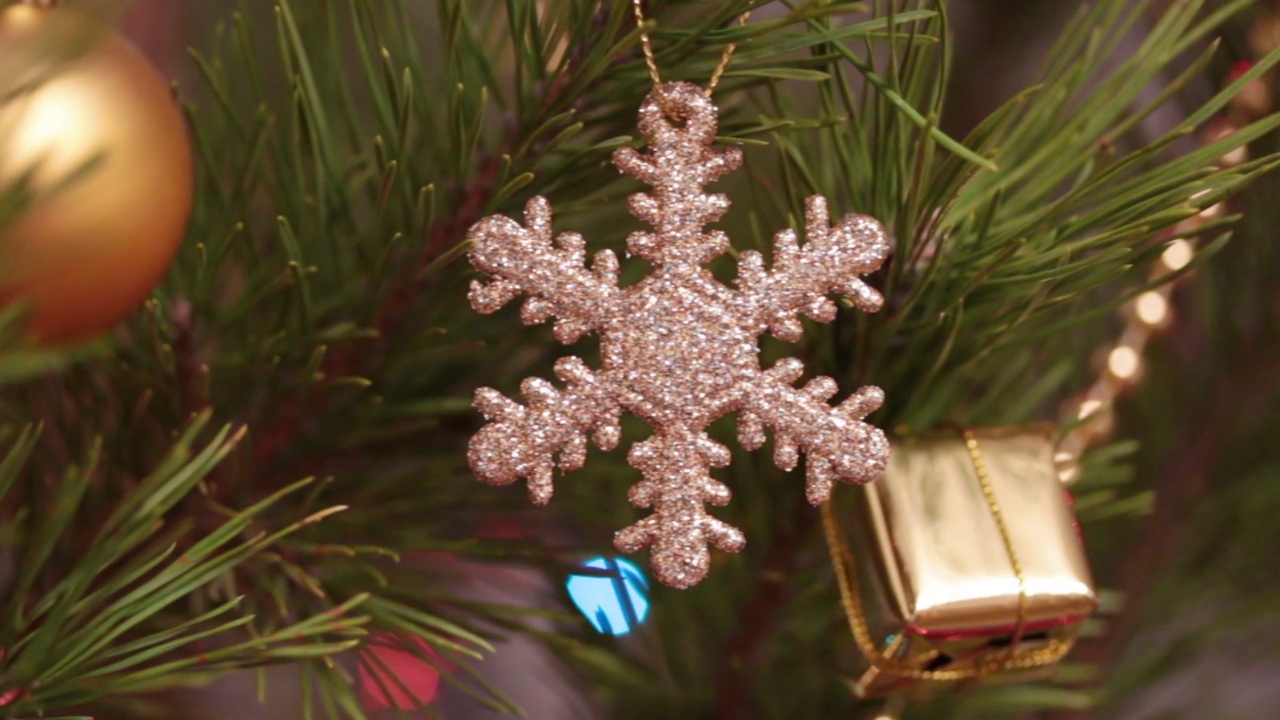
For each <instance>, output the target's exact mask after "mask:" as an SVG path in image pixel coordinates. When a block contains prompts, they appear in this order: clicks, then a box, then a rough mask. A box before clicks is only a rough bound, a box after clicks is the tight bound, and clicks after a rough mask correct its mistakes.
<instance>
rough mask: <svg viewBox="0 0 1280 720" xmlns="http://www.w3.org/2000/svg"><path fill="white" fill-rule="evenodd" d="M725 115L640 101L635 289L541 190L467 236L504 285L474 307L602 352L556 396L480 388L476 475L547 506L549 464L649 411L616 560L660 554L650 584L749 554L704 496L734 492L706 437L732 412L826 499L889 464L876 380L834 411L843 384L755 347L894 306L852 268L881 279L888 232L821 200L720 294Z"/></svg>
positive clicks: (685, 102) (730, 164) (474, 258)
mask: <svg viewBox="0 0 1280 720" xmlns="http://www.w3.org/2000/svg"><path fill="white" fill-rule="evenodd" d="M716 114H717V111H716V108H715V106H714V105H713V104H712V103H711V101H710V99H708V98H707V96H706V95H705V93H704V92H703V91H702V89H700V88H698V87H697V86H695V85H691V84H689V83H666V84H664V85H662V86H659V87H658V88H656V89H655V91H654V92H652V93H650V95H649V97H648V98H647V99H646V100H645V103H644V105H643V106H642V107H641V109H640V121H639V126H640V131H641V132H642V133H643V134H644V135H645V136H646V137H647V138H648V147H649V148H650V151H649V152H648V153H640V152H637V151H636V150H634V149H631V148H623V149H620V150H618V151H617V152H616V153H615V154H614V164H615V165H616V166H617V167H618V169H619V170H620V171H621V172H623V173H626V174H627V175H631V176H633V177H635V178H638V179H639V180H641V181H642V182H644V183H646V184H648V185H650V186H652V188H653V190H652V192H649V193H637V194H635V195H632V196H631V198H630V201H629V205H630V209H631V213H632V214H633V215H635V216H636V217H637V218H639V219H641V220H644V221H645V222H647V223H649V224H651V225H652V226H653V232H636V233H632V234H631V236H630V237H628V238H627V249H628V251H629V252H630V253H632V254H635V255H638V256H640V257H641V258H644V259H645V260H647V261H649V263H650V264H652V266H653V272H652V273H651V274H649V275H648V276H646V277H645V278H644V279H643V280H641V281H640V282H638V283H636V284H635V285H631V286H629V287H626V288H619V287H618V258H617V257H616V256H615V255H614V254H613V252H612V251H610V250H601V251H600V252H598V253H596V254H595V257H594V260H593V261H592V263H591V267H590V269H588V268H587V267H586V265H585V262H584V261H585V255H584V248H585V246H586V243H585V241H584V240H583V238H582V236H581V235H578V234H577V233H562V234H560V235H559V236H558V237H555V238H554V239H553V237H552V231H551V206H550V204H549V203H548V202H547V200H546V199H545V198H542V197H535V198H533V199H532V200H530V201H529V203H528V205H527V206H526V208H525V224H524V225H521V224H520V223H518V222H516V221H514V220H512V219H510V218H507V217H504V216H501V215H495V216H491V217H488V218H485V219H484V220H481V221H480V222H479V223H477V224H476V225H475V226H474V227H472V228H471V231H470V235H469V237H470V238H472V240H473V241H474V245H473V246H472V248H471V250H470V253H469V255H470V259H471V263H472V264H473V265H474V266H475V267H476V269H478V270H480V271H481V272H483V273H486V274H487V275H489V276H490V277H491V278H493V279H492V281H491V282H489V283H481V282H479V281H476V282H474V283H473V284H472V286H471V293H470V300H471V304H472V307H474V308H475V309H476V310H477V311H478V312H481V313H486V314H487V313H491V312H494V311H495V310H497V309H498V308H500V307H502V306H503V305H505V304H506V303H507V302H509V301H511V300H513V299H515V298H516V297H518V296H520V295H527V296H529V299H528V300H527V301H526V303H525V305H524V307H523V311H522V318H523V320H524V322H525V323H528V324H533V323H540V322H545V321H547V320H551V319H553V318H554V319H555V320H556V323H555V337H556V339H557V340H559V341H560V342H562V343H566V344H568V343H573V342H575V341H577V340H578V339H579V338H581V337H582V336H583V335H584V334H586V333H591V332H594V333H597V334H598V336H599V338H600V354H601V363H600V365H601V367H600V369H599V370H596V371H592V370H591V369H589V368H588V367H587V365H586V364H585V363H584V362H583V361H582V360H581V359H579V358H576V357H565V358H562V359H561V360H560V361H558V362H557V363H556V365H555V373H556V376H557V377H559V378H560V380H561V381H562V382H563V383H564V384H565V388H564V389H563V390H559V389H557V388H556V387H555V386H553V385H552V384H551V383H549V382H547V381H546V380H542V379H540V378H527V379H526V380H525V381H524V382H523V383H522V384H521V387H520V389H521V393H522V394H523V395H524V397H525V399H526V400H527V402H528V406H522V405H519V404H518V403H516V402H514V401H512V400H510V399H508V398H506V397H505V396H503V395H502V394H501V393H499V392H498V391H496V390H493V389H490V388H482V389H480V390H479V391H477V392H476V400H475V405H476V408H477V409H478V410H479V411H480V412H481V413H482V414H483V415H484V417H485V418H486V419H488V420H489V423H488V424H487V425H486V426H485V427H484V428H483V429H482V430H481V431H480V432H479V433H478V434H477V435H476V436H475V437H474V438H473V439H472V441H471V445H470V448H469V451H468V457H469V459H470V462H471V468H472V470H473V471H474V472H475V474H476V476H477V477H479V478H480V479H481V480H483V481H485V482H488V483H492V484H496V485H505V484H508V483H512V482H515V481H516V480H517V479H518V478H527V479H528V486H529V496H530V498H531V499H532V501H533V502H534V503H536V504H539V505H541V504H545V503H547V502H548V501H549V500H550V499H551V493H552V479H553V477H554V475H555V470H556V468H557V467H558V468H559V469H560V470H562V471H565V472H568V471H571V470H576V469H578V468H580V467H582V466H583V464H584V463H585V462H586V457H587V436H588V434H591V435H592V436H593V439H594V440H595V443H596V445H598V446H599V447H600V448H601V449H603V450H606V451H607V450H612V449H614V448H615V447H617V445H618V441H619V439H620V435H621V430H620V428H619V419H620V417H621V415H622V413H624V412H627V413H631V414H633V415H635V416H637V417H639V418H641V419H643V420H644V421H645V422H647V423H648V424H649V425H650V426H651V427H652V428H653V431H654V434H653V436H652V437H650V438H649V439H647V440H645V441H643V442H640V443H637V444H636V445H635V446H633V447H632V448H631V450H630V452H629V453H628V455H627V462H628V463H630V464H631V466H633V467H635V468H636V469H638V470H640V471H641V473H642V474H643V479H642V480H641V481H640V482H639V483H638V484H637V485H635V486H634V487H632V488H631V491H630V493H629V497H630V500H631V504H632V505H634V506H636V507H640V508H652V509H653V512H652V514H651V515H649V516H648V517H646V518H643V519H641V520H640V521H639V522H637V523H635V524H634V525H631V526H630V527H628V528H626V529H624V530H621V531H619V532H618V533H617V534H616V535H615V537H614V545H615V546H616V547H617V548H618V550H619V551H621V552H635V551H638V550H640V549H642V548H644V547H647V546H652V554H651V564H652V567H653V571H654V575H655V576H656V577H657V578H658V580H659V581H661V582H662V583H663V584H665V585H669V586H671V587H677V588H687V587H690V586H692V585H695V584H696V583H698V582H699V581H700V580H702V578H703V577H705V576H706V574H707V570H708V568H709V567H710V564H711V557H710V552H709V550H708V546H709V545H715V546H716V547H718V548H720V549H722V550H725V551H727V552H738V551H740V550H741V549H742V548H743V547H744V546H745V545H746V538H745V537H744V536H743V534H742V531H740V530H739V529H737V528H735V527H733V526H732V525H729V524H728V523H725V522H724V521H722V520H719V519H717V518H715V517H713V516H711V515H709V514H708V513H707V511H706V505H707V504H712V505H725V504H727V503H728V502H729V498H730V492H729V488H727V487H726V486H725V485H724V484H723V483H721V482H719V481H717V480H716V479H714V478H713V477H711V475H710V474H709V468H712V467H725V466H727V465H728V464H729V459H730V452H729V449H728V448H727V447H725V446H724V445H721V444H719V443H717V442H715V441H713V440H712V439H711V438H710V437H709V436H708V435H707V433H706V427H707V425H709V424H710V423H711V422H712V421H714V420H716V419H717V418H720V417H722V416H724V415H726V414H728V413H731V412H735V411H736V412H738V414H739V415H738V439H739V441H740V442H741V443H742V445H743V446H744V447H746V448H747V449H749V450H755V449H758V448H760V446H761V445H763V444H764V442H765V429H766V428H770V429H772V430H773V433H774V438H775V443H776V451H775V454H774V459H775V462H776V463H777V465H778V466H779V467H781V468H783V469H786V470H791V469H794V468H795V466H796V464H797V463H798V462H799V457H800V453H801V452H803V453H805V454H806V455H807V458H808V459H807V466H808V478H807V497H808V499H809V502H811V503H813V504H815V505H817V504H820V503H822V502H823V501H825V500H826V499H827V497H828V496H829V495H830V492H831V488H832V485H833V482H834V481H835V480H841V481H845V482H855V483H866V482H870V481H871V480H874V479H875V478H877V477H879V476H880V474H881V473H882V472H883V471H884V468H885V465H886V464H887V462H888V458H889V443H888V440H887V439H886V438H885V435H884V433H883V432H881V431H880V430H879V429H878V428H876V427H873V426H871V425H869V424H867V423H865V422H862V420H863V418H865V417H866V416H867V414H869V413H871V412H872V411H874V410H876V409H877V408H879V407H880V404H881V403H882V402H883V400H884V394H883V393H882V392H881V390H880V389H879V388H876V387H863V388H861V389H859V390H858V391H857V392H855V393H854V394H853V395H852V396H851V397H849V398H848V399H847V400H845V401H844V402H842V403H840V404H839V405H837V406H831V405H829V404H828V403H827V401H828V400H829V399H830V398H831V397H832V396H834V395H835V394H836V392H837V390H838V388H837V386H836V383H835V381H834V380H832V379H831V378H828V377H815V378H813V379H812V380H810V381H809V382H808V383H807V384H805V385H804V386H803V387H801V388H796V387H795V386H794V383H796V382H797V381H798V380H799V379H800V377H801V375H803V373H804V366H803V364H802V363H801V362H800V361H799V360H797V359H794V358H788V359H785V360H782V361H780V362H778V363H777V364H776V365H774V366H773V367H772V368H770V369H768V370H762V369H761V367H760V360H759V347H758V342H757V338H758V336H759V335H761V334H762V333H764V332H772V333H773V334H774V335H775V336H777V337H779V338H781V339H783V340H786V341H788V342H795V341H797V340H799V339H800V338H801V335H802V327H801V324H800V321H799V318H798V315H800V314H804V315H807V316H808V317H811V318H813V319H815V320H817V321H819V322H830V321H831V320H833V319H834V318H835V316H836V306H835V304H834V303H832V302H831V300H830V299H828V298H827V295H828V294H831V293H838V294H841V295H845V296H848V297H849V298H850V299H851V300H852V301H853V303H854V305H856V306H857V307H858V308H860V309H862V310H864V311H867V312H873V311H875V310H878V309H879V308H880V306H881V305H882V304H883V298H882V297H881V296H880V294H879V293H878V292H876V291H875V290H874V289H872V288H871V287H869V286H868V285H866V284H865V283H863V282H862V281H861V280H860V279H858V276H859V275H864V274H867V273H870V272H874V271H875V270H876V269H878V268H879V267H880V265H881V264H882V263H883V262H884V260H885V258H886V256H887V255H888V253H889V241H888V239H887V237H886V235H885V231H884V228H883V227H882V226H881V225H880V223H879V222H877V221H876V220H874V219H872V218H869V217H866V216H861V215H847V216H845V218H844V219H843V220H841V221H840V223H839V224H837V225H835V226H832V225H831V224H830V220H829V218H828V214H827V203H826V200H825V199H824V198H822V197H820V196H813V197H810V198H809V199H808V201H807V202H806V205H805V233H806V242H805V244H804V245H803V246H801V245H800V244H799V243H798V241H797V239H796V233H795V232H794V231H792V230H783V231H782V232H780V233H778V234H777V235H776V236H775V238H774V251H773V264H772V268H771V269H766V267H765V262H764V258H763V257H762V256H761V255H760V254H759V253H757V252H754V251H746V252H743V253H742V254H741V256H740V258H739V260H738V271H739V278H738V282H737V285H738V287H737V289H733V288H729V287H726V286H725V285H723V284H721V283H720V282H719V281H717V280H716V279H715V277H714V276H712V274H711V272H710V271H708V270H707V269H706V268H705V267H703V265H704V264H706V263H707V262H709V261H711V260H713V259H715V258H717V257H719V256H720V255H722V254H724V253H725V252H726V251H728V250H729V239H728V237H727V236H726V235H725V234H724V233H723V232H721V231H719V230H709V231H708V230H705V229H704V227H703V226H704V225H706V224H707V223H710V222H714V221H716V220H718V219H719V218H720V217H721V216H722V215H724V213H725V212H726V211H727V210H728V209H729V199H728V198H727V197H726V196H724V195H720V194H707V193H705V192H703V187H704V186H706V185H707V184H709V183H711V182H713V181H715V180H717V179H719V178H720V177H721V176H722V175H724V174H726V173H729V172H731V171H733V170H735V169H737V168H738V166H739V165H741V163H742V153H741V151H740V150H738V149H737V148H728V149H726V150H723V151H716V150H713V149H712V147H711V145H712V142H713V141H714V139H715V135H716ZM673 116H674V117H676V118H680V119H679V120H676V121H673V120H672V117H673Z"/></svg>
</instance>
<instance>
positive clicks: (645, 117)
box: [640, 82, 717, 147]
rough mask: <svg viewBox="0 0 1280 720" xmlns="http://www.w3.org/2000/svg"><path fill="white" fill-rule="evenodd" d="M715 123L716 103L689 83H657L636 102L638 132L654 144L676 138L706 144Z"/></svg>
mask: <svg viewBox="0 0 1280 720" xmlns="http://www.w3.org/2000/svg"><path fill="white" fill-rule="evenodd" d="M716 126H717V122H716V106H715V105H713V104H712V103H711V99H710V98H708V97H707V96H706V94H705V93H703V92H702V89H701V88H699V87H698V86H697V85H694V84H692V83H686V82H669V83H663V84H662V85H658V86H657V87H655V88H654V89H653V92H651V93H649V97H647V98H646V99H645V102H644V104H643V105H641V106H640V132H641V133H643V134H644V136H645V137H648V138H650V140H649V142H650V143H652V144H653V145H654V146H655V147H661V146H664V145H665V146H669V145H674V144H677V143H680V142H686V143H693V144H696V145H710V144H711V143H712V142H713V141H715V139H716Z"/></svg>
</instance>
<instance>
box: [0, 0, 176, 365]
mask: <svg viewBox="0 0 1280 720" xmlns="http://www.w3.org/2000/svg"><path fill="white" fill-rule="evenodd" d="M72 12H73V11H71V10H66V9H49V8H39V7H34V6H30V5H13V6H10V7H8V8H5V9H3V10H0V60H3V59H5V58H12V57H13V56H14V54H15V53H17V52H19V51H20V50H25V49H28V48H29V47H30V45H31V44H32V39H33V38H38V37H40V34H41V33H42V32H44V31H45V30H46V29H47V28H48V26H49V25H50V24H51V23H53V22H55V21H57V20H61V19H64V18H65V17H67V16H66V15H63V14H66V13H72ZM77 171H83V172H82V173H80V174H79V175H78V176H77V175H76V173H77ZM26 173H33V174H32V175H31V184H30V186H29V190H30V191H32V192H31V197H32V198H33V202H32V203H31V204H29V205H27V206H26V207H25V208H23V209H22V210H21V211H20V212H19V214H18V215H17V217H16V218H15V219H14V220H13V221H12V222H10V223H8V224H6V225H4V226H3V227H0V306H7V305H9V304H11V303H14V302H21V303H25V304H26V306H27V307H28V309H29V311H30V316H29V317H30V329H31V333H32V336H33V339H34V340H35V341H36V342H37V343H40V344H43V345H57V344H64V343H68V342H74V341H78V340H83V339H87V338H90V337H92V336H94V335H97V334H99V333H101V332H103V331H105V330H107V329H108V328H110V327H111V326H112V325H115V324H116V323H117V322H119V321H120V320H122V319H124V317H125V316H127V315H128V314H129V313H130V312H131V311H133V310H134V309H135V308H136V307H137V306H138V305H139V304H140V303H141V302H142V301H143V300H145V299H146V297H147V295H148V294H150V292H151V291H152V290H153V289H154V288H155V286H156V284H157V283H158V282H159V281H160V278H161V276H163V275H164V272H165V270H166V269H167V268H168V267H169V265H170V263H171V262H172V261H173V256H174V254H175V253H176V252H177V249H178V245H179V244H180V243H181V241H182V238H183V235H184V234H185V230H186V224H187V220H188V218H189V216H190V212H191V197H192V190H193V187H192V186H193V179H192V159H191V146H190V141H189V138H188V135H187V128H186V122H185V120H184V117H183V115H182V113H181V111H180V110H179V109H178V107H177V105H176V103H175V102H174V100H173V97H172V94H171V92H170V90H169V85H168V83H166V82H165V80H164V79H163V78H161V77H160V75H159V74H157V72H156V70H155V69H154V68H153V67H152V66H151V64H150V63H149V62H147V60H146V58H144V57H143V56H142V54H141V53H140V52H138V50H137V49H135V48H134V47H133V46H132V45H130V44H129V43H128V42H127V41H125V40H124V39H123V38H121V37H120V36H118V35H116V34H114V33H111V32H109V31H106V30H105V29H104V30H102V31H101V32H100V34H99V35H97V36H95V37H93V39H92V42H91V46H90V47H89V49H88V51H87V52H85V53H83V54H82V55H79V56H77V57H76V58H75V59H74V60H72V61H71V62H69V63H67V64H66V65H64V66H62V67H60V68H59V69H58V70H57V71H56V73H55V74H54V75H53V76H52V78H51V79H49V80H47V81H46V82H44V83H42V84H40V85H38V86H37V87H36V88H35V89H34V90H33V91H31V92H28V93H24V94H21V95H18V96H17V97H15V98H14V99H12V100H10V101H9V102H7V103H4V104H0V188H4V187H7V186H9V185H11V184H12V183H13V182H14V181H15V180H17V179H18V178H20V177H21V176H22V175H24V174H26ZM68 178H72V181H71V182H70V183H68V182H67V180H68Z"/></svg>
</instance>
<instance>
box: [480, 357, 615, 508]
mask: <svg viewBox="0 0 1280 720" xmlns="http://www.w3.org/2000/svg"><path fill="white" fill-rule="evenodd" d="M555 370H556V376H557V377H559V378H560V380H562V381H563V382H564V383H565V385H566V388H565V390H563V391H561V390H557V389H556V388H555V387H554V386H553V385H552V384H551V383H549V382H547V381H546V380H543V379H541V378H526V379H525V381H524V382H523V383H521V385H520V392H521V394H522V395H524V397H525V399H526V400H528V402H529V405H528V407H525V406H522V405H520V404H519V403H516V402H515V401H513V400H510V399H508V398H507V397H506V396H504V395H503V394H502V393H500V392H498V391H497V390H494V389H492V388H480V389H479V390H477V391H476V400H475V405H476V409H478V410H479V411H480V413H481V414H482V415H484V417H485V419H487V420H489V423H488V424H487V425H485V427H484V428H483V429H481V430H480V432H479V433H477V434H476V435H475V437H473V438H472V439H471V445H470V447H469V448H468V450H467V457H468V459H469V460H470V463H471V469H472V471H473V472H475V474H476V477H478V478H480V479H481V480H483V481H485V482H487V483H490V484H492V485H507V484H510V483H513V482H515V481H516V480H517V479H518V478H528V481H529V499H530V500H532V501H533V502H534V503H536V504H538V505H545V504H546V503H547V502H549V501H550V500H551V494H552V490H553V488H552V479H553V477H554V474H555V469H556V467H557V466H558V467H559V468H560V469H561V470H563V471H565V472H569V471H572V470H577V469H578V468H581V467H582V466H583V464H584V463H586V461H587V433H590V432H592V431H593V430H594V431H595V442H596V445H598V446H599V447H600V448H601V449H603V450H612V449H613V448H615V447H617V445H618V440H619V439H620V437H621V434H622V432H621V429H620V427H619V424H618V419H619V417H620V415H621V412H622V411H621V409H620V407H619V405H618V403H617V402H616V400H615V399H614V397H613V388H614V387H615V383H614V382H612V381H611V380H609V379H608V378H606V377H603V376H602V375H600V374H596V373H592V372H591V371H590V370H589V369H588V368H587V366H586V364H585V363H583V362H582V360H580V359H579V358H576V357H566V358H561V359H560V360H559V361H557V362H556V368H555ZM557 456H558V462H557Z"/></svg>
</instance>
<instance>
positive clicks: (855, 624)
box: [822, 430, 1075, 682]
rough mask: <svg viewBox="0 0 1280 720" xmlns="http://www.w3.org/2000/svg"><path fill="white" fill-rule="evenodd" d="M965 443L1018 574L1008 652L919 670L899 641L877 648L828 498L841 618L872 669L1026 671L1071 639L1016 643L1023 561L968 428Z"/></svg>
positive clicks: (908, 673) (955, 675)
mask: <svg viewBox="0 0 1280 720" xmlns="http://www.w3.org/2000/svg"><path fill="white" fill-rule="evenodd" d="M964 443H965V447H966V448H967V449H968V451H969V457H970V459H971V460H972V461H973V469H974V472H975V473H976V474H977V476H978V483H979V484H980V485H981V486H982V494H983V497H985V498H986V501H987V507H988V508H989V509H990V511H991V517H992V519H994V520H995V523H996V527H997V529H998V530H999V532H1000V540H1001V542H1002V543H1003V544H1004V549H1005V552H1006V553H1007V554H1008V556H1009V562H1010V564H1011V565H1012V566H1013V572H1014V574H1015V576H1016V577H1017V578H1018V617H1017V624H1016V626H1015V629H1014V634H1013V641H1012V642H1011V643H1010V645H1009V649H1008V651H1006V652H1004V653H1000V654H999V655H996V656H994V657H993V658H992V660H990V661H989V662H986V663H984V664H983V665H981V666H978V667H966V668H961V669H956V670H922V669H920V664H919V661H917V662H908V661H904V660H900V659H897V658H895V657H893V655H894V653H896V652H897V650H898V648H899V647H900V646H901V643H900V642H894V643H891V644H890V646H889V647H888V648H886V649H885V650H881V649H880V647H879V646H878V645H877V644H876V642H875V640H873V639H872V637H871V629H870V626H869V625H868V623H867V616H866V610H865V609H864V608H863V606H862V593H861V590H860V588H859V587H858V585H859V583H858V566H857V560H856V559H855V557H854V555H853V551H852V550H850V549H849V546H848V545H847V544H846V543H845V541H844V538H843V537H842V536H841V533H840V528H839V525H838V523H837V522H836V517H835V510H834V509H833V504H832V502H830V501H828V502H827V503H825V504H824V505H823V506H822V526H823V530H824V534H825V536H826V541H827V549H828V551H829V553H830V554H831V564H832V568H833V569H834V570H835V576H836V585H837V586H838V587H839V588H840V601H841V604H842V605H843V607H844V613H845V619H846V620H847V621H848V624H849V630H850V632H851V633H852V635H853V641H854V644H856V645H857V646H858V650H859V651H860V652H861V653H862V654H863V655H864V656H865V657H866V658H867V661H868V662H870V663H871V666H872V667H873V668H875V669H876V670H879V671H881V672H887V673H892V674H894V675H898V676H900V677H906V678H910V679H913V680H932V681H941V682H949V681H958V680H971V679H975V678H981V677H983V676H985V675H987V674H989V673H993V672H999V671H1002V670H1029V669H1032V668H1038V667H1044V666H1046V665H1052V664H1054V663H1056V662H1058V661H1059V660H1061V659H1062V658H1063V657H1065V656H1066V655H1067V653H1069V652H1070V651H1071V648H1072V646H1073V645H1074V644H1075V643H1074V642H1073V641H1070V640H1052V641H1050V642H1049V643H1048V644H1047V645H1045V646H1044V647H1042V648H1038V649H1035V650H1021V649H1020V648H1019V645H1020V643H1021V642H1022V638H1023V635H1024V633H1025V630H1026V612H1027V588H1026V577H1025V576H1024V574H1023V569H1022V562H1021V561H1020V560H1019V559H1018V554H1017V551H1016V550H1015V548H1014V546H1013V540H1012V538H1011V537H1010V535H1009V529H1008V527H1007V526H1006V525H1005V522H1004V513H1003V511H1002V510H1001V507H1000V501H999V499H998V498H997V497H996V493H995V487H994V486H993V485H992V483H991V476H990V474H989V472H988V470H987V463H986V460H985V459H984V458H983V455H982V449H981V448H980V447H979V445H978V439H977V437H976V436H975V435H974V434H973V432H972V431H969V430H965V431H964ZM882 482H883V481H882ZM900 639H901V634H899V637H898V638H897V640H900Z"/></svg>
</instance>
